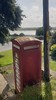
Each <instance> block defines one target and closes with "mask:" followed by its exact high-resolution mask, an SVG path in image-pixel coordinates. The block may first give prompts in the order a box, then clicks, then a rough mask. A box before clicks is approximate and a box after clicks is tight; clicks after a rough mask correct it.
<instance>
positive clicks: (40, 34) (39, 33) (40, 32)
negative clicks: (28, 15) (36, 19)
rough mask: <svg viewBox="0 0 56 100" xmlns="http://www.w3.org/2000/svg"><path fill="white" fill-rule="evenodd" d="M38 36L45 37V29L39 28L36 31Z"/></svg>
mask: <svg viewBox="0 0 56 100" xmlns="http://www.w3.org/2000/svg"><path fill="white" fill-rule="evenodd" d="M36 35H37V36H43V35H44V34H43V27H40V28H38V29H37V30H36Z"/></svg>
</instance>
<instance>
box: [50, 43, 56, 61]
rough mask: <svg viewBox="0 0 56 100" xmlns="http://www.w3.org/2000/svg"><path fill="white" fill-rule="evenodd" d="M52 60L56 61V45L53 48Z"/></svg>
mask: <svg viewBox="0 0 56 100" xmlns="http://www.w3.org/2000/svg"><path fill="white" fill-rule="evenodd" d="M51 58H52V59H53V60H55V61H56V44H54V45H52V46H51Z"/></svg>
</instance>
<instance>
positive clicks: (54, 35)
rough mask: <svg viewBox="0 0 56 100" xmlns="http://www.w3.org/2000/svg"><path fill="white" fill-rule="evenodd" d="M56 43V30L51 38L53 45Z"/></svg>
mask: <svg viewBox="0 0 56 100" xmlns="http://www.w3.org/2000/svg"><path fill="white" fill-rule="evenodd" d="M53 44H56V32H55V33H53V35H52V38H51V45H53Z"/></svg>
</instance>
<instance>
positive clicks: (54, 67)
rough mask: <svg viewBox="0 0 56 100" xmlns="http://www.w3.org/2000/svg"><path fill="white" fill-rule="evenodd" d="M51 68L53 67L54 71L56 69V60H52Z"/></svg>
mask: <svg viewBox="0 0 56 100" xmlns="http://www.w3.org/2000/svg"><path fill="white" fill-rule="evenodd" d="M50 69H52V70H53V71H56V61H52V60H51V61H50Z"/></svg>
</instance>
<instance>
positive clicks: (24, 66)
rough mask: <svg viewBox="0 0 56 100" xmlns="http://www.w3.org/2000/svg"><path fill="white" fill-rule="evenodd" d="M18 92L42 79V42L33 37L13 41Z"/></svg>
mask: <svg viewBox="0 0 56 100" xmlns="http://www.w3.org/2000/svg"><path fill="white" fill-rule="evenodd" d="M12 47H13V65H14V77H15V89H16V92H17V93H18V92H21V91H22V90H23V88H24V87H25V86H26V85H33V84H36V83H38V82H40V81H41V42H40V41H39V40H37V39H35V38H31V37H20V38H18V39H16V40H13V41H12Z"/></svg>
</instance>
